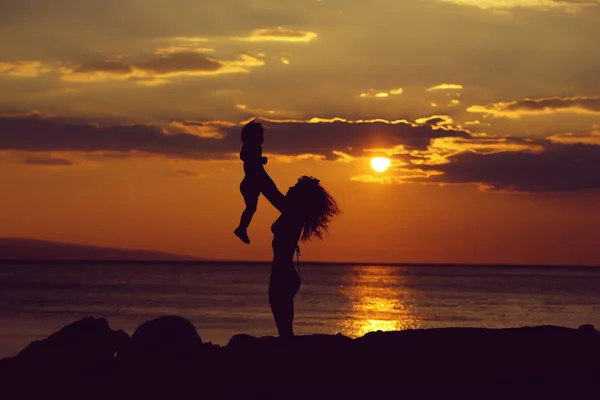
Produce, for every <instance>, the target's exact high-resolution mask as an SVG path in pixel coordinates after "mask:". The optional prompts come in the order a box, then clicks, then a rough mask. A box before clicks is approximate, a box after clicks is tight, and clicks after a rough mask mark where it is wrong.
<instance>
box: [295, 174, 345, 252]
mask: <svg viewBox="0 0 600 400" xmlns="http://www.w3.org/2000/svg"><path fill="white" fill-rule="evenodd" d="M294 190H295V194H296V196H297V197H296V201H298V203H297V205H298V207H299V208H300V210H301V213H302V218H303V220H304V224H303V229H302V236H301V237H300V240H301V241H303V242H305V241H307V240H310V239H312V238H313V237H317V238H319V239H323V234H324V233H325V232H327V229H328V228H329V223H330V222H331V220H332V219H333V217H335V216H336V215H339V214H341V213H342V212H341V210H340V208H339V207H338V204H337V202H336V201H335V199H334V198H333V197H332V196H331V195H330V194H329V192H327V190H325V188H324V187H323V186H321V182H320V181H319V180H318V179H316V178H313V177H312V176H302V177H300V178H299V179H298V182H297V183H296V185H295V186H294Z"/></svg>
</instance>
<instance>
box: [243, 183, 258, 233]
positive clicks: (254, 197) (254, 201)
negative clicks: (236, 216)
mask: <svg viewBox="0 0 600 400" xmlns="http://www.w3.org/2000/svg"><path fill="white" fill-rule="evenodd" d="M258 196H260V192H256V193H251V194H246V195H244V203H245V204H246V209H245V210H244V211H242V216H241V218H240V225H239V228H241V229H243V230H246V229H248V226H250V222H252V217H253V216H254V213H255V212H256V207H257V206H258Z"/></svg>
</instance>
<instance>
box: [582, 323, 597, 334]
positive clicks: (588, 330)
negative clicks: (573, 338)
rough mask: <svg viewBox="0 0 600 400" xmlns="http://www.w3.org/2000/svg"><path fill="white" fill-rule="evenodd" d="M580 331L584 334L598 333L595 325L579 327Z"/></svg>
mask: <svg viewBox="0 0 600 400" xmlns="http://www.w3.org/2000/svg"><path fill="white" fill-rule="evenodd" d="M579 331H580V332H584V333H596V328H594V325H591V324H585V325H581V326H580V327H579Z"/></svg>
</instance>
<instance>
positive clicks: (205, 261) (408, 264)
mask: <svg viewBox="0 0 600 400" xmlns="http://www.w3.org/2000/svg"><path fill="white" fill-rule="evenodd" d="M49 262H55V263H88V264H93V263H94V264H98V263H115V264H127V263H133V264H164V263H173V264H215V263H216V264H270V263H271V262H272V261H271V260H225V259H202V258H199V259H184V260H182V259H148V260H147V259H131V260H128V259H76V258H7V259H3V258H0V263H19V264H25V263H29V264H31V263H49ZM300 264H304V265H306V264H309V265H336V266H342V265H357V266H369V265H376V266H383V267H399V266H405V267H504V268H510V267H512V268H514V267H520V268H523V267H525V268H600V265H586V264H531V263H523V264H517V263H494V262H479V263H478V262H469V263H461V262H448V263H441V262H377V261H369V262H367V261H315V260H312V261H301V262H300Z"/></svg>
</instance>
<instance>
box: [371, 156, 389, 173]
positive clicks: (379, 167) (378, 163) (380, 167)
mask: <svg viewBox="0 0 600 400" xmlns="http://www.w3.org/2000/svg"><path fill="white" fill-rule="evenodd" d="M390 163H391V162H390V159H389V158H384V157H375V158H373V159H371V167H373V169H374V170H375V171H377V172H385V170H387V169H388V167H389V166H390Z"/></svg>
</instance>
